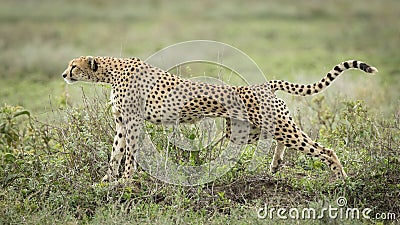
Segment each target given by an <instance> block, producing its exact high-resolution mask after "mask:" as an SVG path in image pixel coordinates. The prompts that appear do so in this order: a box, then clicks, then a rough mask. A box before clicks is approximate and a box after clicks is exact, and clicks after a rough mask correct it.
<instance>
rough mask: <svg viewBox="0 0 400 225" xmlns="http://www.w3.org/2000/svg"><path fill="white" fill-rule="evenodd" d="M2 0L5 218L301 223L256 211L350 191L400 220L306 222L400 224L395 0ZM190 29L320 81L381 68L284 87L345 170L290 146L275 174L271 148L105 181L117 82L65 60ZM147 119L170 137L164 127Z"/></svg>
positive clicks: (136, 46) (312, 203) (303, 121)
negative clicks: (93, 80)
mask: <svg viewBox="0 0 400 225" xmlns="http://www.w3.org/2000/svg"><path fill="white" fill-rule="evenodd" d="M0 4H1V5H2V7H1V8H0V78H1V79H0V99H1V102H0V103H1V110H0V160H1V161H0V167H1V168H0V186H1V188H0V224H15V223H18V224H111V223H118V224H132V223H152V224H164V223H166V224H177V223H198V224H204V223H213V224H221V223H232V224H243V223H254V224H261V223H262V224H264V223H267V224H268V223H270V224H275V223H278V224H279V223H293V222H297V223H298V222H299V220H280V219H274V220H270V219H259V218H257V210H258V209H259V208H260V207H264V204H265V203H266V204H268V206H269V207H276V208H279V207H284V208H287V209H288V208H291V207H295V208H298V209H301V208H305V207H314V208H316V209H322V208H323V207H324V206H327V205H332V206H335V204H336V200H337V198H338V197H342V196H343V197H346V199H347V206H349V207H358V208H366V207H369V208H371V209H372V213H371V215H375V213H389V212H392V213H396V215H397V220H396V221H394V220H382V219H364V220H342V221H339V220H329V219H328V218H324V219H322V220H306V221H305V222H307V223H313V224H336V223H341V222H344V223H352V224H361V223H378V224H379V223H380V224H383V223H393V224H395V223H398V218H399V217H400V209H399V205H400V202H399V200H398V199H399V198H400V181H399V177H400V176H399V171H400V161H399V153H398V152H399V149H400V146H399V143H400V128H399V123H400V121H399V110H400V108H399V94H398V87H399V86H400V82H399V81H400V79H399V77H400V76H399V72H400V70H399V69H398V64H399V62H400V58H399V55H398V50H397V49H398V48H399V42H398V35H399V31H398V27H400V24H399V23H400V22H399V21H400V18H399V11H400V2H399V1H396V0H384V1H361V0H355V1H351V2H349V1H344V0H339V1H324V2H315V1H304V0H301V1H297V2H293V1H289V0H284V1H279V2H275V1H252V2H251V3H249V2H244V1H243V2H242V1H238V0H237V1H234V2H227V1H178V2H173V3H172V2H165V1H158V0H154V1H127V0H121V1H111V2H110V1H68V2H66V1H50V0H44V1H36V0H34V1H26V2H20V1H9V0H1V1H0ZM193 39H211V40H217V41H221V42H225V43H227V44H230V45H233V46H235V47H237V48H239V49H240V50H242V51H244V52H245V53H246V54H248V55H249V56H250V57H252V58H253V59H254V60H255V61H256V63H257V64H258V65H259V66H260V68H261V69H262V71H263V72H264V73H265V74H266V76H267V79H275V78H277V79H285V80H290V81H296V82H305V83H309V82H313V81H315V80H317V79H319V78H320V77H321V76H322V75H324V74H325V73H326V71H327V70H329V69H330V68H331V67H332V66H333V65H335V64H336V63H338V62H339V61H342V60H346V59H349V58H355V59H360V60H364V61H366V62H368V63H370V64H372V65H373V66H376V67H377V68H378V69H379V73H378V74H377V75H376V76H373V77H372V76H365V75H364V74H361V73H359V72H349V73H346V74H345V75H344V76H343V77H340V78H339V79H338V80H337V81H336V82H335V84H333V85H332V87H330V88H329V90H327V91H326V92H325V93H323V94H320V95H318V96H314V97H307V98H299V97H292V96H288V95H286V94H282V93H279V96H281V97H283V98H284V99H285V100H286V101H287V102H288V106H289V108H290V110H291V112H292V114H293V115H294V117H295V119H296V122H297V123H298V124H299V125H300V126H301V127H302V129H303V130H304V131H305V132H306V133H308V134H310V135H311V136H312V138H313V139H316V140H318V141H319V142H321V143H322V144H323V145H325V146H327V147H330V148H332V149H335V151H336V152H337V154H338V156H339V158H340V159H341V161H342V163H343V164H344V166H345V169H346V171H347V173H348V174H349V176H350V179H349V180H347V181H346V182H344V183H342V182H332V179H331V176H330V173H329V169H328V168H326V167H325V166H324V165H323V164H321V162H320V161H319V160H314V159H311V158H308V157H304V156H303V155H302V154H300V153H298V152H294V151H287V154H286V155H285V167H284V168H283V170H282V171H280V172H279V173H277V174H275V175H271V174H269V173H268V172H267V171H268V163H269V162H270V161H271V157H272V155H271V153H268V154H267V155H266V157H265V159H263V160H262V164H261V165H260V167H259V168H258V169H257V170H255V171H248V170H246V167H247V166H248V165H249V159H250V157H249V155H250V153H247V155H246V154H245V155H244V156H243V157H242V158H241V159H240V160H239V162H238V164H237V165H236V166H235V167H234V168H233V169H232V170H230V171H229V172H228V173H227V174H225V175H224V176H223V177H221V178H219V179H218V180H216V181H214V182H211V183H208V184H204V185H201V186H196V187H180V186H174V185H169V184H166V183H164V182H161V181H159V180H157V179H155V178H153V177H151V176H150V175H149V174H147V173H145V172H144V171H141V172H139V173H138V174H135V176H134V178H133V179H132V180H131V181H126V182H125V183H124V182H121V183H102V182H100V180H101V178H102V176H103V175H104V174H105V171H106V169H107V161H108V155H109V151H110V149H111V145H112V141H113V135H114V131H113V129H114V128H113V127H114V124H113V121H112V118H111V113H110V108H109V106H108V105H107V99H108V96H109V93H108V92H109V90H110V88H109V87H107V86H104V85H93V84H79V85H72V86H67V85H66V84H65V83H64V81H63V80H62V79H61V73H62V71H63V70H64V69H65V67H66V65H67V62H68V61H69V60H70V59H71V58H74V57H76V56H80V55H109V56H122V57H132V56H135V57H140V58H142V59H146V58H147V57H148V56H150V55H151V54H153V53H154V52H156V51H157V50H159V49H161V48H164V47H166V46H168V45H171V44H175V43H177V42H181V41H187V40H193ZM196 69H198V71H199V72H201V69H202V68H201V66H200V67H196ZM203 69H204V70H206V68H203ZM210 73H212V71H210ZM360 100H362V101H360ZM148 129H149V130H150V131H153V134H154V135H159V138H160V139H161V140H162V139H164V140H165V139H166V138H165V137H164V136H163V135H164V134H163V133H162V132H159V133H157V132H158V129H159V128H158V127H152V126H151V125H148ZM155 131H156V132H155ZM189 132H190V131H189ZM190 135H191V134H190V133H189V136H190ZM249 148H251V146H250V147H249ZM250 152H251V151H250ZM176 154H177V156H178V157H183V158H184V157H185V155H184V154H183V155H179V152H176ZM200 156H203V155H200ZM183 158H180V159H183ZM201 159H202V160H205V159H207V158H206V157H202V158H201ZM300 221H301V220H300Z"/></svg>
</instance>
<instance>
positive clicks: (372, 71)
mask: <svg viewBox="0 0 400 225" xmlns="http://www.w3.org/2000/svg"><path fill="white" fill-rule="evenodd" d="M367 72H368V73H370V74H371V75H373V74H375V73H377V72H378V69H377V68H375V67H373V66H370V67H369V68H368V71H367Z"/></svg>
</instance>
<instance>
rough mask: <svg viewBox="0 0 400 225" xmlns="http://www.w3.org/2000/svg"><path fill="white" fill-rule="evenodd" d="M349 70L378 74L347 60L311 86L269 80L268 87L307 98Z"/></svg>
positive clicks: (369, 67)
mask: <svg viewBox="0 0 400 225" xmlns="http://www.w3.org/2000/svg"><path fill="white" fill-rule="evenodd" d="M349 69H358V70H362V71H364V72H366V73H368V74H374V73H376V72H378V69H376V68H375V67H373V66H369V65H368V64H366V63H364V62H361V61H357V60H348V61H344V62H342V63H339V64H338V65H336V66H335V67H333V68H332V69H331V70H330V71H329V72H328V73H327V74H326V76H325V77H323V78H322V79H321V80H320V81H318V82H315V83H313V84H308V85H304V84H295V83H291V82H288V81H284V80H270V81H268V83H267V84H268V85H269V87H270V88H271V90H272V92H275V91H278V90H280V91H285V92H288V93H290V94H293V95H299V96H307V95H313V94H316V93H319V92H321V91H323V90H324V89H325V88H327V87H328V86H329V85H330V84H331V83H332V82H333V81H334V80H335V79H336V78H337V77H338V76H340V75H341V74H342V73H343V72H344V71H346V70H349Z"/></svg>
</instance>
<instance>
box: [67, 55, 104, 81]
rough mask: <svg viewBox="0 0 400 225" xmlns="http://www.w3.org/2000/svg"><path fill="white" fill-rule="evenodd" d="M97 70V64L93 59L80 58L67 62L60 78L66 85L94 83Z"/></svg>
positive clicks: (89, 57) (87, 57)
mask: <svg viewBox="0 0 400 225" xmlns="http://www.w3.org/2000/svg"><path fill="white" fill-rule="evenodd" d="M97 69H98V62H97V59H96V58H95V57H92V56H81V57H79V58H76V59H73V60H71V61H70V62H69V64H68V67H67V69H66V70H65V71H64V72H63V74H62V76H63V78H64V80H65V81H66V82H67V83H68V84H71V83H74V82H76V81H86V82H96V81H97V76H96V71H97Z"/></svg>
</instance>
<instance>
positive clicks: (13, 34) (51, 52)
mask: <svg viewBox="0 0 400 225" xmlns="http://www.w3.org/2000/svg"><path fill="white" fill-rule="evenodd" d="M0 4H1V7H0V78H1V79H0V99H1V101H0V102H1V103H2V104H4V103H7V104H11V105H22V106H23V107H25V108H27V109H29V110H32V111H33V112H35V113H37V114H45V113H46V112H48V111H49V107H50V102H52V103H51V104H52V105H53V106H57V104H63V103H65V95H66V88H67V87H66V84H65V83H64V81H63V80H62V78H61V73H62V72H63V71H64V69H65V68H66V66H67V63H68V61H69V60H70V59H72V58H75V57H77V56H81V55H94V56H97V55H102V56H115V57H139V58H142V59H146V58H147V57H148V56H150V55H151V54H153V53H154V52H156V51H157V50H160V49H162V48H164V47H167V46H169V45H171V44H175V43H178V42H182V41H188V40H196V39H207V40H216V41H220V42H224V43H227V44H229V45H232V46H234V47H237V48H238V49H240V50H242V51H244V52H245V53H246V54H248V55H249V56H250V57H251V58H253V59H254V60H255V62H256V63H257V64H258V65H259V66H260V68H261V69H262V70H263V72H264V73H265V74H266V76H267V79H285V80H290V81H294V82H313V81H315V80H317V79H319V78H320V77H321V76H323V75H325V73H326V72H327V71H328V70H329V69H330V68H331V67H332V66H334V65H335V64H337V63H338V62H340V61H342V60H347V59H353V58H354V59H359V60H363V61H366V62H367V63H369V64H371V65H373V66H375V67H377V68H378V69H379V71H380V72H379V73H378V75H377V76H375V77H370V76H365V75H364V74H361V73H359V72H354V73H351V74H353V75H349V74H346V75H345V76H343V77H341V78H340V79H338V81H336V83H335V84H334V85H333V87H331V88H330V90H329V93H328V96H329V95H332V96H335V95H337V93H340V94H343V95H345V96H348V97H349V98H356V99H363V100H365V101H366V102H367V103H369V104H370V105H371V106H373V107H377V106H379V110H382V111H383V112H393V110H398V104H399V91H398V90H399V87H400V86H399V84H400V82H399V81H400V75H399V74H400V69H399V68H398V65H399V64H400V55H399V54H398V49H399V41H400V2H399V1H397V0H381V1H372V0H370V1H361V0H355V1H345V0H339V1H336V0H335V1H333V0H330V1H318V0H300V1H289V0H283V1H272V0H270V1H264V0H263V1H261V0H252V1H239V0H234V1H212V0H205V1H173V2H172V1H162V0H151V1H145V0H143V1H137V0H136V1H128V0H119V1H108V0H91V1H78V0H70V1H62V0H18V1H13V0H0ZM82 85H83V86H85V85H84V84H79V85H74V86H71V87H69V90H68V94H69V95H70V96H72V97H71V99H70V101H71V102H72V103H74V102H76V104H78V102H79V98H80V97H79V94H75V93H78V92H79V91H80V89H81V87H82ZM74 96H76V97H74ZM284 97H285V96H284ZM377 108H378V107H377Z"/></svg>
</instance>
